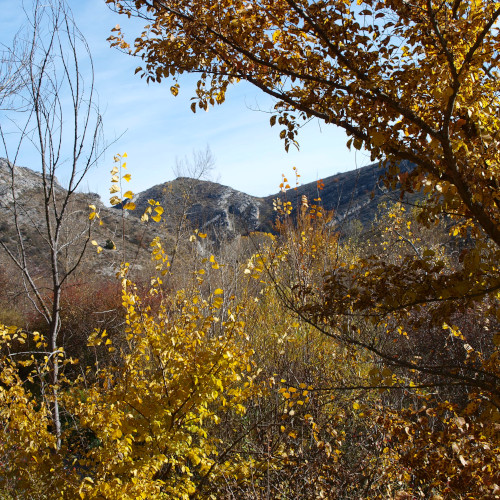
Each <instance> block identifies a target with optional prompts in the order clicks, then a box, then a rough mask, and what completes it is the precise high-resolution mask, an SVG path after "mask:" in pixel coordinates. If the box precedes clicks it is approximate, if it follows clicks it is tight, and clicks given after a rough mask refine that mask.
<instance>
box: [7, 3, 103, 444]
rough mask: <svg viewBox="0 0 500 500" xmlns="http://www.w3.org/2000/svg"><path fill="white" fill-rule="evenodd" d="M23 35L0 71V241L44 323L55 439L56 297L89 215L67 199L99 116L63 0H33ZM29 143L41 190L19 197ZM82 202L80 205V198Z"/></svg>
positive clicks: (94, 138)
mask: <svg viewBox="0 0 500 500" xmlns="http://www.w3.org/2000/svg"><path fill="white" fill-rule="evenodd" d="M23 36H24V40H28V41H27V42H25V43H24V44H20V43H19V42H16V43H14V45H13V46H14V48H15V47H16V46H20V47H22V48H23V51H22V53H21V54H17V53H15V52H13V55H12V57H11V58H10V59H8V64H7V67H6V66H3V67H2V72H1V74H2V75H4V74H7V73H8V72H10V73H11V74H14V75H16V82H17V86H16V88H15V89H14V90H13V92H12V93H11V95H10V99H11V101H12V102H11V104H10V107H9V108H10V109H7V110H6V111H5V112H4V114H3V116H2V118H3V120H2V124H1V125H0V136H1V139H2V146H3V149H4V154H5V157H6V158H7V162H6V168H7V170H8V172H9V177H10V180H9V184H8V186H9V187H8V189H7V192H6V193H3V194H4V196H3V199H2V208H3V209H4V210H6V211H8V212H10V214H11V217H12V220H13V222H14V226H15V233H16V236H15V241H13V242H11V241H2V242H1V243H0V245H1V247H2V249H3V250H4V251H5V252H6V254H7V255H8V256H9V257H10V259H11V261H12V262H13V263H14V265H15V266H16V267H17V268H18V270H19V271H20V273H21V275H22V280H23V282H24V287H25V292H26V294H27V296H28V297H29V299H30V300H31V301H32V303H33V305H34V307H35V308H36V309H37V310H38V311H39V312H40V313H41V315H42V316H43V317H44V319H45V321H46V323H47V325H48V331H49V335H48V336H49V339H50V341H49V351H48V352H46V353H42V354H46V355H47V356H48V359H49V360H50V363H51V366H52V369H51V372H50V375H51V390H52V399H51V405H52V417H53V425H54V426H55V435H56V437H57V441H58V443H59V436H60V433H61V415H60V412H59V397H58V384H59V370H60V366H61V356H62V345H61V339H60V337H59V334H60V330H61V296H62V292H63V286H64V285H65V283H66V282H67V280H68V278H69V277H70V276H71V275H72V274H73V273H74V272H75V271H76V269H77V268H78V266H79V265H80V263H81V262H82V259H83V256H84V253H85V250H86V248H87V244H88V242H89V239H90V228H91V222H90V221H89V220H88V218H87V217H85V219H86V220H87V222H86V223H85V224H84V225H83V226H82V227H75V210H79V211H81V210H82V207H81V206H80V207H75V206H74V200H75V197H76V193H77V190H78V188H79V187H80V186H81V183H82V180H83V179H84V177H85V175H86V174H87V173H88V172H89V170H90V169H91V168H92V166H94V165H95V164H96V162H97V160H98V159H99V157H100V155H101V154H102V148H101V146H100V139H101V126H102V120H101V115H100V113H99V110H98V107H97V105H96V96H95V92H94V83H93V70H92V58H91V55H90V51H89V47H88V45H87V43H86V41H85V39H84V37H83V35H82V34H81V33H80V31H79V30H78V28H77V26H76V25H75V23H74V20H73V18H72V16H71V12H70V10H69V8H68V7H67V5H66V4H65V3H64V2H63V1H59V0H54V1H51V2H48V3H42V2H39V1H35V2H34V5H33V10H32V12H31V14H29V18H28V19H27V28H26V29H25V33H24V34H23ZM19 37H20V35H19ZM20 39H21V38H18V39H17V40H20ZM21 56H22V57H21ZM83 61H85V63H84V62H83ZM83 64H88V65H89V66H90V68H85V72H88V74H89V75H90V78H89V79H88V80H87V81H86V82H84V78H83V71H84V70H83V68H82V65H83ZM5 69H7V71H6V72H4V70H5ZM9 111H11V112H15V116H11V114H10V113H9ZM30 148H34V149H35V151H36V154H37V155H38V159H39V168H40V173H39V176H38V178H35V179H34V180H33V183H34V185H33V186H31V187H32V188H33V189H34V190H35V191H37V190H39V189H41V190H42V195H41V196H40V195H39V194H38V195H37V196H38V198H37V197H36V196H31V197H30V199H29V200H26V198H22V197H21V195H20V193H22V191H23V188H26V186H23V185H22V183H23V182H24V183H26V182H27V181H26V175H27V174H26V172H23V170H22V169H21V168H20V167H18V166H16V163H17V161H18V158H19V156H20V155H21V154H22V153H23V152H24V151H25V149H28V150H29V149H30ZM59 172H61V173H63V172H64V174H63V175H65V177H66V178H67V179H68V181H67V183H66V185H65V188H63V187H62V186H61V185H60V184H59V183H58V181H57V178H56V174H57V173H59ZM35 177H36V176H35ZM83 209H84V210H86V211H88V207H87V206H86V205H85V206H84V208H83ZM26 225H31V226H32V227H34V229H35V230H36V231H37V232H38V234H39V236H40V240H39V242H38V243H40V244H41V245H43V246H44V247H45V249H46V254H47V260H48V262H47V265H48V268H49V269H50V272H49V276H48V277H47V278H46V281H45V282H43V281H40V273H39V271H40V262H38V261H37V259H36V258H34V254H33V252H32V249H31V248H30V246H31V245H32V244H33V243H35V244H36V243H37V242H30V241H29V239H28V238H27V236H26V231H25V228H26ZM39 252H40V249H38V252H37V255H40V253H39ZM45 286H47V288H48V292H46V291H45V290H44V287H45ZM42 383H43V382H42Z"/></svg>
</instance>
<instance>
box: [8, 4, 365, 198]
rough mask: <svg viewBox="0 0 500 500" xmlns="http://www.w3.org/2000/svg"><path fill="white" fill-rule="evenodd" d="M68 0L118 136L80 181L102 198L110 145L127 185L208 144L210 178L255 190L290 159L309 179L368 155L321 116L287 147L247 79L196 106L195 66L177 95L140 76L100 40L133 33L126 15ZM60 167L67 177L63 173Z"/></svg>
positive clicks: (108, 126) (28, 159)
mask: <svg viewBox="0 0 500 500" xmlns="http://www.w3.org/2000/svg"><path fill="white" fill-rule="evenodd" d="M24 3H25V5H26V6H28V5H29V4H30V3H29V1H26V2H24ZM69 4H70V6H71V8H72V10H73V15H74V18H75V21H76V23H77V25H78V27H79V29H80V30H81V31H82V33H83V34H84V36H85V37H86V39H87V42H88V43H89V46H90V49H91V51H92V55H93V59H94V66H95V76H96V88H97V91H98V94H99V104H100V108H101V112H103V119H104V134H105V140H106V141H107V142H108V143H111V142H112V141H113V140H114V139H115V138H116V137H119V136H121V137H120V138H119V139H118V140H117V141H116V142H115V143H114V144H112V145H111V147H110V148H109V150H108V151H107V153H106V155H105V157H104V160H103V161H101V163H100V165H99V167H98V168H96V169H94V170H93V171H92V172H91V173H90V174H89V176H88V178H87V182H86V183H85V189H88V190H90V191H94V192H98V193H99V194H101V196H102V197H103V201H104V202H107V199H108V198H109V195H108V188H109V177H110V175H109V170H110V169H111V168H112V160H113V155H114V154H115V153H123V152H127V154H128V160H127V166H128V170H129V172H130V173H131V174H132V181H131V183H130V188H131V189H132V190H133V191H134V192H139V191H141V190H143V189H145V188H147V187H150V186H152V185H155V184H159V183H162V182H165V181H168V180H172V179H173V178H174V177H175V176H174V174H173V171H172V168H173V166H174V165H175V161H176V158H183V157H185V156H190V155H191V152H192V151H193V150H199V149H205V147H206V146H207V145H208V146H209V147H210V149H211V151H212V153H213V155H214V156H215V159H216V168H215V171H214V173H213V178H214V180H217V181H218V182H220V183H222V184H225V185H229V186H231V187H233V188H235V189H238V190H241V191H244V192H247V193H249V194H252V195H255V196H265V195H268V194H272V193H275V192H277V191H278V185H279V183H280V182H281V174H282V173H284V174H285V175H287V176H288V178H289V180H292V179H291V178H293V175H292V167H294V166H296V167H297V169H298V171H299V173H300V174H301V181H302V182H303V183H306V182H311V181H315V180H317V179H321V178H324V177H328V176H329V175H333V174H335V173H337V172H342V171H347V170H352V169H354V168H356V167H360V166H363V165H366V164H368V163H369V161H368V159H367V158H366V156H365V154H364V153H362V152H354V151H353V152H349V150H348V149H347V148H346V146H345V143H346V140H347V139H346V136H345V134H344V132H343V131H341V130H339V129H336V128H335V127H333V126H326V125H324V124H322V123H319V122H318V121H312V122H310V123H309V124H308V125H306V126H305V127H304V129H303V130H302V131H301V133H300V135H299V142H300V151H296V150H292V148H290V152H289V153H286V152H285V150H284V147H283V141H281V140H280V139H279V137H278V134H279V129H278V128H277V127H274V128H271V127H270V126H269V114H268V113H267V111H269V110H270V109H271V108H272V106H273V101H272V100H271V99H270V98H268V97H267V96H266V95H264V94H263V93H262V92H260V91H258V90H257V89H254V88H253V87H252V86H250V85H249V84H245V83H239V84H236V85H234V86H232V87H230V88H229V90H228V93H227V96H226V102H225V103H224V104H223V105H221V106H217V107H215V108H210V110H209V111H208V112H204V111H198V112H197V113H196V114H193V113H192V112H191V110H190V108H189V105H190V102H191V101H190V97H191V96H192V95H193V94H194V88H195V82H196V79H195V77H194V76H189V75H186V77H183V78H181V80H180V85H181V88H180V92H179V95H178V96H177V97H174V96H172V94H171V93H170V90H169V89H170V83H169V82H168V81H167V80H163V81H162V83H161V84H149V85H147V84H146V83H145V80H143V79H140V78H139V76H138V75H137V76H135V75H134V69H135V68H136V67H137V66H138V65H139V63H138V61H137V60H136V59H134V58H132V57H130V56H127V55H125V54H122V53H120V52H118V51H117V50H113V49H110V48H109V45H108V42H107V41H106V38H107V37H108V36H109V35H110V30H111V28H113V27H114V26H115V25H116V24H121V25H122V26H123V27H124V29H125V33H127V32H128V33H130V36H131V37H132V35H134V32H133V28H132V26H133V23H131V22H130V21H128V20H127V19H126V18H124V19H122V18H121V17H120V16H117V15H116V14H114V13H113V12H111V11H110V10H109V8H108V7H107V6H106V5H105V3H104V0H79V1H78V0H69ZM22 5H23V2H22V0H0V8H1V9H2V16H1V19H0V42H1V43H3V44H6V45H9V44H10V41H11V39H12V35H13V33H14V32H15V31H16V30H17V29H18V28H19V27H20V25H21V23H22V22H23V18H24V14H23V12H22ZM258 110H262V111H258ZM122 134H123V135H122ZM19 163H20V164H22V165H24V166H30V167H34V166H35V164H36V158H35V157H34V156H32V154H30V153H26V154H24V155H21V157H20V161H19ZM58 177H59V179H60V180H64V174H63V173H60V174H58ZM128 187H129V186H127V188H128Z"/></svg>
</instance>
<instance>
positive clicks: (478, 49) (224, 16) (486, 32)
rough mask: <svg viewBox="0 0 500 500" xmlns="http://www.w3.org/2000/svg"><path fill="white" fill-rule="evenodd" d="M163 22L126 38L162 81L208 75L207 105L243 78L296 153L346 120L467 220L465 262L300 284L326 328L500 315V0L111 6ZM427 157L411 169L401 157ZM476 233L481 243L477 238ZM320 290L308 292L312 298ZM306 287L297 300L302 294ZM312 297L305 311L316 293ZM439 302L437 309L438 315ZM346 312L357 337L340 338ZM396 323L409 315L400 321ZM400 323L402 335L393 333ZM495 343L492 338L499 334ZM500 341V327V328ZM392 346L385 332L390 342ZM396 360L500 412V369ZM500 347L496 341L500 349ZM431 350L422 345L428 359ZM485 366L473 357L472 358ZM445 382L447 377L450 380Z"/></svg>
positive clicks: (358, 139) (383, 265)
mask: <svg viewBox="0 0 500 500" xmlns="http://www.w3.org/2000/svg"><path fill="white" fill-rule="evenodd" d="M107 3H108V4H111V5H112V6H113V7H114V8H115V9H116V10H117V11H118V12H120V13H122V14H125V15H128V16H132V15H135V16H138V17H140V18H143V19H144V20H146V21H147V22H148V23H149V24H148V26H147V27H146V28H145V29H144V31H143V32H142V33H141V34H140V35H139V36H137V38H136V39H135V40H134V42H133V43H131V44H129V43H128V42H127V41H126V40H125V38H124V35H123V33H122V31H121V29H120V27H119V26H118V27H116V28H115V29H114V34H113V35H112V36H111V37H110V41H111V44H112V45H113V46H117V47H119V48H121V49H122V50H125V51H129V52H130V54H133V55H136V56H140V57H141V58H142V59H143V61H144V62H143V64H142V65H141V66H140V67H138V68H137V70H136V71H137V72H138V73H140V74H141V76H144V77H146V80H147V81H156V82H160V81H161V80H162V79H164V78H166V77H169V76H172V77H173V78H174V84H173V85H172V87H171V91H172V93H173V94H174V95H177V93H178V89H179V82H178V78H179V76H180V75H181V74H182V73H184V72H190V73H198V74H199V75H200V77H199V81H198V84H197V87H196V91H195V98H194V102H193V104H192V105H191V108H192V110H193V112H195V111H196V109H197V108H198V107H199V108H202V109H206V108H207V107H209V106H210V105H215V104H216V103H217V104H221V103H223V102H224V99H225V94H226V91H227V90H228V87H229V84H232V83H236V82H238V81H239V80H246V81H248V82H250V83H252V84H253V85H255V86H256V87H258V88H259V89H261V90H262V91H263V92H265V93H267V94H269V95H271V96H273V97H274V98H275V99H276V105H275V113H274V115H273V116H272V117H271V126H273V125H275V124H279V125H280V126H281V127H280V128H281V130H280V134H279V135H280V137H281V139H283V140H284V142H285V148H287V149H288V147H289V146H290V144H294V143H296V136H297V133H298V130H299V127H300V125H301V123H302V122H303V121H306V120H308V119H311V118H317V119H319V120H322V121H324V122H326V123H329V124H332V125H336V126H338V127H340V128H342V129H344V130H345V131H346V133H347V135H348V136H350V138H349V140H348V146H349V147H351V146H354V147H355V148H357V149H360V148H362V147H364V148H365V149H366V150H368V151H369V152H370V154H371V157H372V160H380V161H381V162H382V163H383V164H385V165H386V166H387V167H388V169H387V171H388V174H387V176H386V182H387V183H388V184H390V185H392V186H393V187H395V186H396V184H397V183H398V182H399V184H400V186H401V188H402V191H403V192H404V191H423V193H424V194H425V195H426V200H425V203H424V205H423V207H422V209H421V211H420V214H419V220H420V221H421V222H423V223H425V224H426V225H430V224H432V223H433V222H435V221H436V220H437V219H438V218H446V219H447V220H449V218H451V219H453V221H454V227H453V228H452V229H451V232H452V234H454V235H455V236H462V237H464V238H470V237H472V240H470V239H469V240H467V239H465V240H464V241H463V242H461V243H460V244H461V245H464V246H462V249H464V251H463V252H462V254H461V258H460V261H459V262H455V263H453V264H452V263H451V262H450V261H444V260H443V259H441V258H440V257H439V255H438V254H436V253H435V252H434V251H433V250H432V249H422V253H420V252H415V251H413V250H411V251H410V252H409V253H408V254H407V255H404V256H403V257H401V258H402V261H401V262H398V263H397V264H395V265H392V264H390V263H388V262H386V261H385V260H384V259H385V257H384V256H383V255H380V254H379V255H377V254H374V255H372V256H371V257H370V258H369V259H367V260H361V261H360V262H359V263H357V264H356V265H355V266H354V267H353V268H352V269H348V268H343V267H342V266H340V267H341V268H340V269H335V267H336V266H333V267H332V271H331V272H330V273H329V275H327V278H326V280H325V282H324V283H322V284H321V285H319V284H318V286H317V288H316V291H315V292H314V293H312V292H311V290H310V289H308V288H307V287H306V288H305V289H304V288H303V287H302V289H301V287H300V286H299V287H295V288H292V291H293V292H294V293H295V292H299V293H298V294H297V295H296V296H295V297H292V303H291V304H290V305H291V307H295V308H296V309H297V310H298V311H299V312H300V313H301V314H302V315H303V316H304V318H305V319H307V320H308V321H312V322H314V323H315V324H316V325H317V326H318V327H319V328H320V329H322V330H323V331H324V332H325V333H326V334H328V335H331V336H332V337H334V338H336V339H337V340H340V341H342V342H347V343H351V344H356V343H357V342H359V338H357V337H356V335H353V333H352V332H353V331H354V330H352V327H353V322H352V317H353V315H355V316H358V317H359V316H362V317H367V318H372V320H373V321H374V322H375V323H377V324H385V325H386V326H387V328H389V329H390V330H391V332H392V333H395V332H397V331H398V328H401V329H402V330H401V331H404V330H405V328H404V325H405V322H406V321H407V319H405V318H408V317H410V318H413V319H415V322H414V324H413V327H412V329H413V332H412V334H414V335H415V336H417V337H418V336H419V335H421V331H420V330H421V329H420V328H419V326H418V318H422V315H424V316H425V317H427V318H429V321H430V322H431V323H432V324H433V325H435V326H436V327H437V328H438V329H439V330H440V333H438V334H439V335H440V336H441V337H443V338H444V337H446V336H447V335H449V331H448V330H447V329H446V328H444V330H443V329H442V327H444V326H445V325H447V324H448V323H449V322H451V321H452V316H453V313H454V311H456V310H458V309H461V310H462V311H464V312H465V311H467V308H468V307H471V306H472V304H474V303H482V305H481V308H483V310H484V311H486V313H485V314H486V315H487V316H488V317H489V318H490V319H491V320H492V321H496V320H497V319H498V318H500V308H499V306H498V290H499V289H500V276H499V273H498V266H497V263H498V259H499V258H500V248H499V246H500V210H499V208H500V185H499V181H498V179H499V174H500V149H499V147H498V146H499V139H500V130H499V129H500V113H499V107H500V106H499V105H500V102H499V97H500V96H499V89H500V87H499V85H498V72H497V70H496V68H497V66H498V60H499V59H498V58H499V48H500V31H499V29H498V18H499V16H500V4H498V3H495V2H492V1H489V0H474V1H471V2H464V1H461V0H448V1H447V0H444V1H440V2H436V1H434V0H366V1H363V0H357V1H356V2H354V1H351V0H343V1H339V0H318V1H310V0H257V1H247V0H239V1H238V0H220V1H217V2H213V1H208V0H195V1H187V0H172V1H168V0H154V1H151V0H137V1H127V0H107ZM403 160H406V161H410V162H412V163H413V164H414V165H415V168H414V169H413V170H412V171H411V173H400V172H399V169H398V163H399V162H401V161H403ZM467 241H469V243H471V242H472V244H469V243H467ZM304 294H305V295H304ZM292 295H293V294H292ZM304 296H306V297H307V299H308V300H307V301H306V302H307V304H306V305H304V303H305V302H304V299H303V297H304ZM422 311H425V312H422ZM339 317H344V318H346V320H345V321H344V323H345V325H346V328H348V329H349V330H348V331H341V332H339V330H338V328H339V324H342V321H340V320H339ZM389 318H393V319H394V318H396V319H395V321H394V322H391V321H389ZM392 333H391V335H392ZM489 338H490V340H493V338H492V335H491V334H490V335H489ZM495 338H496V337H495ZM379 340H380V338H379ZM365 347H366V348H368V349H371V350H372V352H374V353H375V354H377V355H379V356H380V357H381V358H382V359H383V362H385V363H389V364H391V365H397V366H400V367H405V368H406V369H407V370H409V373H412V372H413V371H414V370H417V371H420V372H421V373H424V374H428V375H435V376H437V377H438V383H446V381H447V380H448V381H449V380H450V379H451V380H457V378H458V379H461V383H463V384H465V385H469V386H470V385H472V386H475V387H479V388H481V390H483V389H484V390H485V391H486V393H487V394H488V396H487V397H488V398H490V399H492V401H494V404H495V405H496V406H497V407H500V399H499V389H498V387H499V380H500V377H499V373H498V370H497V369H496V368H495V363H490V364H489V365H488V367H487V368H484V369H483V368H482V367H481V361H480V360H479V358H476V360H475V361H474V362H472V363H471V364H470V365H467V363H462V362H460V363H459V364H458V365H454V364H452V365H450V366H446V363H444V362H440V361H439V360H432V359H429V358H428V357H426V356H420V357H418V356H417V357H414V356H413V354H412V357H411V359H410V358H409V357H405V358H404V359H403V358H401V354H398V355H395V354H394V353H393V352H391V351H390V350H387V349H386V350H379V347H378V345H376V344H370V343H368V344H366V345H365ZM491 349H493V350H494V349H495V348H494V347H493V346H492V344H491V343H490V344H489V347H488V350H489V351H488V352H492V351H491ZM420 354H422V353H420ZM469 361H470V360H469ZM441 377H444V382H443V378H441Z"/></svg>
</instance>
